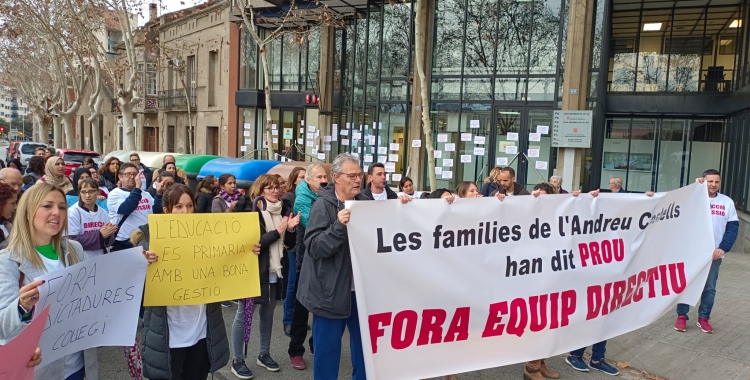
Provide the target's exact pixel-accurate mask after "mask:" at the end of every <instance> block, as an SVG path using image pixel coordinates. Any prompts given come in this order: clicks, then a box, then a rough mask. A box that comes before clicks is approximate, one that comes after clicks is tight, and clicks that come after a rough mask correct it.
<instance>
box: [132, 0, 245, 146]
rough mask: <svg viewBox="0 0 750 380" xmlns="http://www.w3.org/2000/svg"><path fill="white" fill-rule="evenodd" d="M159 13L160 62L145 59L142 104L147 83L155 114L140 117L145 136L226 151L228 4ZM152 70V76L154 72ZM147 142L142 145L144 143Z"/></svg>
mask: <svg viewBox="0 0 750 380" xmlns="http://www.w3.org/2000/svg"><path fill="white" fill-rule="evenodd" d="M176 13H178V15H175V16H179V17H174V19H171V18H169V17H164V16H163V17H162V20H163V21H162V23H161V25H160V26H159V54H160V55H161V56H162V57H164V58H165V60H164V61H162V62H161V63H160V65H158V66H157V65H154V64H152V63H150V62H147V61H146V62H143V69H144V76H143V78H145V81H144V84H145V89H144V91H145V92H146V94H147V97H146V103H145V105H144V107H146V109H152V106H151V105H150V103H149V99H152V97H151V95H148V94H149V91H150V90H149V88H150V87H149V86H153V85H154V84H156V86H157V87H158V94H157V97H156V98H157V103H156V107H157V108H158V115H157V119H156V120H153V119H152V118H151V117H148V118H146V117H144V120H143V122H142V124H141V125H142V126H143V127H144V128H143V141H149V140H153V138H152V137H151V136H152V135H153V136H154V137H156V138H157V141H158V142H157V143H156V146H158V147H159V149H158V150H160V151H167V152H177V153H192V154H213V155H228V154H229V148H228V128H227V123H228V120H227V115H228V113H229V103H228V101H229V95H228V94H229V83H230V82H231V81H236V75H237V73H233V72H230V70H229V64H228V62H229V61H230V56H229V51H230V42H229V41H230V39H231V35H230V22H229V15H230V4H229V2H226V1H218V2H212V3H208V4H204V5H201V6H197V7H194V8H191V9H189V10H188V11H187V12H185V11H181V12H176ZM154 75H155V77H154ZM144 148H146V147H144Z"/></svg>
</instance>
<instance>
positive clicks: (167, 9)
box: [138, 0, 205, 26]
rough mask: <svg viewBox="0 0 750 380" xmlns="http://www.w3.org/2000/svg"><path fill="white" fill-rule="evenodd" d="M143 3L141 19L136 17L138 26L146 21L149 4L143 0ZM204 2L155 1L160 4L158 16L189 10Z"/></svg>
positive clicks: (199, 0)
mask: <svg viewBox="0 0 750 380" xmlns="http://www.w3.org/2000/svg"><path fill="white" fill-rule="evenodd" d="M143 2H144V7H143V9H144V14H143V17H140V16H139V17H138V25H139V26H143V24H145V23H146V22H147V21H148V3H150V2H151V1H150V0H143ZM204 2H205V1H201V0H157V4H160V6H159V16H161V15H163V14H166V13H171V12H175V11H179V10H180V9H185V8H190V7H192V6H195V5H198V4H201V3H204Z"/></svg>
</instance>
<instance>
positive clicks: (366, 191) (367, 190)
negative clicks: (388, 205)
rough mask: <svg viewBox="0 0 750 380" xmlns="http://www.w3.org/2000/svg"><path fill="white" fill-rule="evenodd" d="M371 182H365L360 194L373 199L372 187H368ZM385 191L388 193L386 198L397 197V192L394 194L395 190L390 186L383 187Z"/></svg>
mask: <svg viewBox="0 0 750 380" xmlns="http://www.w3.org/2000/svg"><path fill="white" fill-rule="evenodd" d="M370 185H371V184H369V183H368V184H367V185H366V186H365V189H364V190H363V191H362V194H363V195H364V196H366V197H368V198H370V199H375V197H374V196H373V194H372V187H370ZM385 193H386V194H388V196H387V197H388V199H398V194H396V192H395V191H393V190H391V188H390V187H388V186H386V187H385Z"/></svg>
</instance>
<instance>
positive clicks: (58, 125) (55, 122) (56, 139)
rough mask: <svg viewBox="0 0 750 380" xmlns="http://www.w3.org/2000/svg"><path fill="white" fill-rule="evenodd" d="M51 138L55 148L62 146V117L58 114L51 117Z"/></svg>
mask: <svg viewBox="0 0 750 380" xmlns="http://www.w3.org/2000/svg"><path fill="white" fill-rule="evenodd" d="M52 126H53V130H52V140H53V143H54V145H55V147H56V148H59V147H61V146H62V119H61V117H60V116H55V117H53V118H52Z"/></svg>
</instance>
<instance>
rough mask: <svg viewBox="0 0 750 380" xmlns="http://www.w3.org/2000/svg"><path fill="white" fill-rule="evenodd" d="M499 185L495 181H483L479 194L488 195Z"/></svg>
mask: <svg viewBox="0 0 750 380" xmlns="http://www.w3.org/2000/svg"><path fill="white" fill-rule="evenodd" d="M499 187H500V186H499V185H498V184H497V182H490V183H485V184H484V185H482V189H481V190H479V194H482V196H483V197H489V196H490V194H492V193H494V192H496V191H497V190H498V189H499Z"/></svg>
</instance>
